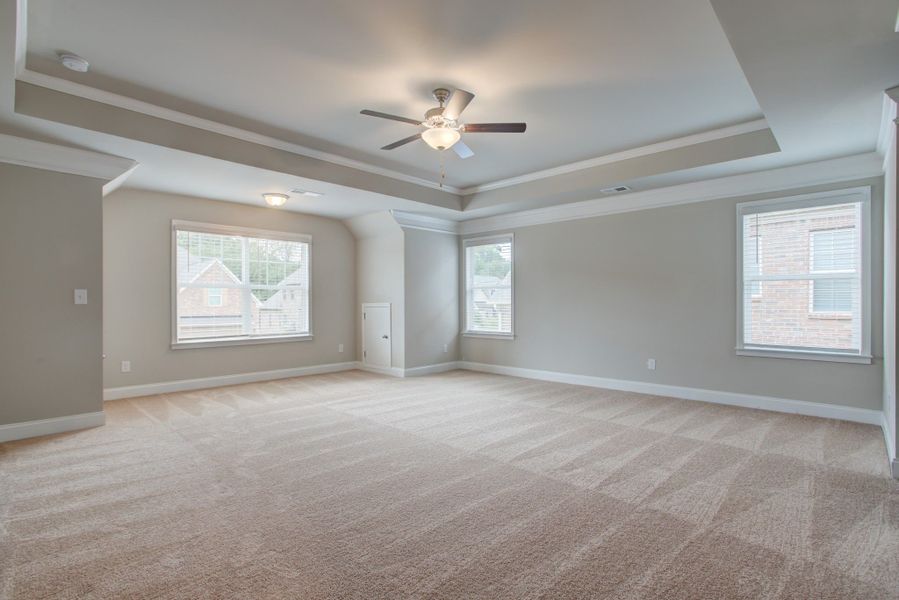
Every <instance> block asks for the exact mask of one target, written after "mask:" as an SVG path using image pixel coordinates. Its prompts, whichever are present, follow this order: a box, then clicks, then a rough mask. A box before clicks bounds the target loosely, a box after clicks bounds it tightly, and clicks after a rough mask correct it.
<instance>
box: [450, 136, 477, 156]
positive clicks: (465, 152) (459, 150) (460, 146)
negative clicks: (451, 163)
mask: <svg viewBox="0 0 899 600" xmlns="http://www.w3.org/2000/svg"><path fill="white" fill-rule="evenodd" d="M453 150H454V151H455V153H456V154H458V155H459V158H470V157H472V156H474V152H472V151H471V148H469V147H468V146H466V145H465V142H463V141H462V140H459V141H458V142H456V143H455V144H453Z"/></svg>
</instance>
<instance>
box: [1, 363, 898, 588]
mask: <svg viewBox="0 0 899 600" xmlns="http://www.w3.org/2000/svg"><path fill="white" fill-rule="evenodd" d="M106 410H107V414H108V423H109V424H108V425H107V426H106V427H104V428H98V429H93V430H88V431H83V432H79V433H73V434H64V435H58V436H53V437H48V438H43V439H39V440H33V441H25V442H17V443H10V444H5V445H2V446H0V596H2V597H4V598H127V599H139V598H300V599H312V598H405V597H411V598H666V599H668V598H683V599H688V598H810V599H811V598H813V599H823V598H865V599H878V598H899V486H897V482H895V481H893V480H891V479H890V478H889V477H888V475H887V472H886V459H885V452H884V447H883V440H882V437H881V433H880V430H879V429H878V428H876V427H871V426H864V425H856V424H851V423H844V422H838V421H829V420H823V419H814V418H808V417H799V416H789V415H782V414H776V413H768V412H762V411H753V410H747V409H738V408H730V407H725V406H717V405H711V404H703V403H698V402H688V401H680V400H672V399H666V398H658V397H652V396H643V395H638V394H626V393H621V392H611V391H605V390H597V389H591V388H583V387H576V386H568V385H561V384H552V383H544V382H538V381H530V380H524V379H515V378H509V377H501V376H493V375H482V374H476V373H469V372H464V371H456V372H452V373H447V374H443V375H435V376H430V377H422V378H413V379H405V380H404V379H392V378H386V377H380V376H375V375H369V374H365V373H362V372H357V371H353V372H346V373H337V374H332V375H323V376H315V377H305V378H298V379H290V380H283V381H277V382H270V383H263V384H251V385H245V386H235V387H229V388H220V389H216V390H207V391H202V392H190V393H181V394H169V395H164V396H157V397H148V398H141V399H135V400H122V401H117V402H111V403H107V405H106Z"/></svg>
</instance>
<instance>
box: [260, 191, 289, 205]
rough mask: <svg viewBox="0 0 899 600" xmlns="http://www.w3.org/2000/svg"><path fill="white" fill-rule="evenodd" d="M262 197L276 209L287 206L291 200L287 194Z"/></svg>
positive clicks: (263, 195)
mask: <svg viewBox="0 0 899 600" xmlns="http://www.w3.org/2000/svg"><path fill="white" fill-rule="evenodd" d="M262 197H263V198H264V199H265V203H266V204H268V205H269V206H274V207H276V208H277V207H278V206H284V205H285V204H287V199H288V198H290V196H288V195H287V194H262Z"/></svg>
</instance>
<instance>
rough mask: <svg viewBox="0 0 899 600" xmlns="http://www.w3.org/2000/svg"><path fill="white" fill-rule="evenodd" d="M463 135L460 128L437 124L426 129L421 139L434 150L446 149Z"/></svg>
mask: <svg viewBox="0 0 899 600" xmlns="http://www.w3.org/2000/svg"><path fill="white" fill-rule="evenodd" d="M461 137H462V135H461V134H460V133H459V130H458V129H453V128H451V127H447V126H445V125H444V126H437V127H431V128H429V129H425V130H424V131H422V132H421V139H423V140H424V141H425V143H426V144H427V145H428V146H430V147H431V148H433V149H434V150H446V149H447V148H451V147H452V146H453V144H455V143H456V142H458V141H459V138H461Z"/></svg>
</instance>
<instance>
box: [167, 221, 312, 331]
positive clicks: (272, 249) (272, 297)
mask: <svg viewBox="0 0 899 600" xmlns="http://www.w3.org/2000/svg"><path fill="white" fill-rule="evenodd" d="M173 236H174V243H173V251H174V253H175V257H174V266H175V274H174V278H175V290H174V296H175V324H174V342H175V343H185V342H199V341H217V340H239V339H254V338H270V337H282V336H303V335H309V239H308V236H295V235H292V234H286V233H285V234H279V233H276V232H257V231H255V230H250V229H243V228H235V227H224V226H216V225H207V224H185V223H177V222H176V223H175V224H174V226H173Z"/></svg>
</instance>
